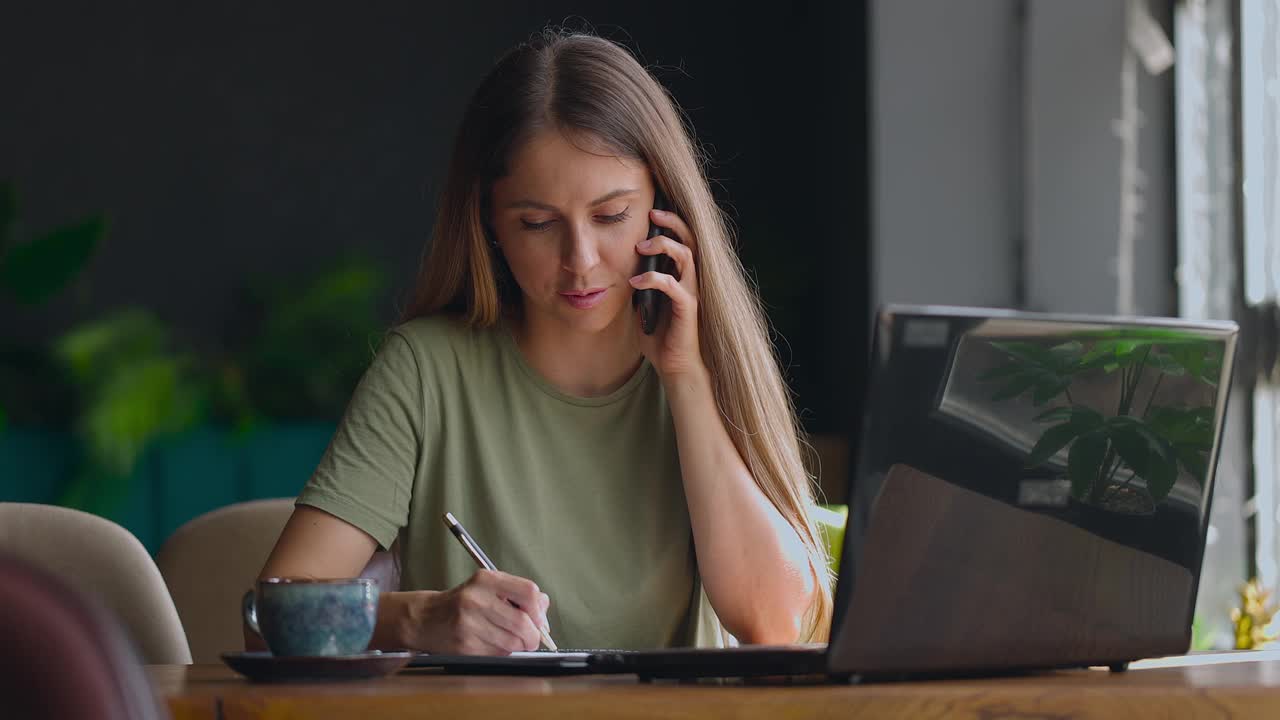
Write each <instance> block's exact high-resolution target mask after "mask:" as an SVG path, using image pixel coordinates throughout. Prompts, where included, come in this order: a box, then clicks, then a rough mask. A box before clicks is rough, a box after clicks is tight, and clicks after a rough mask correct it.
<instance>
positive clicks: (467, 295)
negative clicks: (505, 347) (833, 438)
mask: <svg viewBox="0 0 1280 720" xmlns="http://www.w3.org/2000/svg"><path fill="white" fill-rule="evenodd" d="M684 120H685V119H684V116H683V114H682V113H681V112H680V111H679V110H678V108H677V105H676V103H675V101H674V100H673V99H672V98H671V97H670V95H669V94H668V92H667V91H666V89H665V88H664V87H663V86H662V85H661V84H660V83H659V82H658V81H657V80H655V79H654V78H653V77H652V76H651V75H650V74H649V73H648V72H647V71H646V70H645V69H644V67H643V66H641V65H640V63H639V62H637V61H636V59H635V58H634V57H632V55H631V54H630V53H629V52H628V51H627V50H626V49H624V48H622V47H621V46H619V45H617V44H615V43H613V42H612V41H610V40H607V39H604V38H601V37H597V36H595V35H591V34H587V33H578V32H565V31H561V30H546V31H543V32H541V33H538V34H536V35H535V36H534V37H533V38H531V39H530V40H529V41H527V42H525V43H522V44H520V45H518V46H517V47H516V48H514V49H512V50H511V51H510V52H508V53H507V54H506V55H505V56H503V57H502V59H500V60H499V61H498V63H497V64H496V65H495V66H494V67H493V69H492V70H491V71H490V72H489V74H488V75H487V76H486V77H485V79H484V80H483V81H482V82H481V84H480V86H479V87H478V88H477V90H476V92H475V94H474V95H473V96H472V98H471V101H470V103H469V105H468V107H467V109H466V112H465V114H464V116H463V120H462V125H461V129H460V131H459V133H458V137H457V142H456V144H455V147H454V151H453V157H452V160H451V162H450V165H449V170H448V175H447V178H446V180H445V185H444V188H443V191H442V193H441V197H440V205H439V209H438V213H437V215H436V221H435V227H434V229H433V231H432V240H431V244H430V250H429V253H428V254H427V255H426V257H425V258H424V262H423V265H422V268H421V270H420V272H419V275H418V280H417V283H416V286H415V289H414V292H413V296H412V299H411V300H410V303H409V304H408V306H407V308H406V310H405V312H404V315H403V318H402V320H404V321H407V320H410V319H413V318H416V317H420V316H423V315H429V314H434V313H442V312H443V313H450V314H453V315H456V316H459V317H461V318H462V319H464V320H465V321H466V322H467V323H469V324H471V325H473V326H481V327H485V326H491V325H494V324H495V323H497V322H498V321H499V320H500V319H501V317H502V314H503V312H504V311H508V310H514V309H516V308H517V307H518V306H519V303H520V294H519V291H518V289H516V288H514V287H513V284H512V283H511V282H510V281H509V277H505V276H506V273H507V272H508V271H507V270H506V267H505V263H504V262H503V261H502V259H501V256H500V254H499V253H498V252H497V251H496V250H494V249H492V247H491V245H490V243H489V242H488V239H487V238H488V231H487V230H486V228H487V226H488V203H489V193H490V190H491V188H492V185H493V182H494V181H495V180H497V179H498V178H500V177H502V176H503V175H505V174H506V164H507V161H508V159H509V158H510V157H511V155H512V153H513V150H514V149H516V148H517V147H519V145H520V143H521V142H522V141H524V140H526V139H528V138H529V137H531V136H532V135H533V134H534V133H535V132H537V131H538V130H540V129H544V128H551V129H557V130H560V131H563V132H570V133H581V134H586V135H588V136H592V137H595V138H598V139H600V140H602V141H603V142H604V144H605V145H606V146H607V147H610V148H611V149H612V150H613V151H615V152H617V153H618V154H619V155H621V156H624V157H629V158H637V159H640V160H643V161H644V162H645V163H646V164H647V165H648V167H649V170H650V171H651V173H652V174H653V177H654V181H655V182H656V183H657V184H658V187H659V188H660V189H661V190H662V191H663V192H664V194H665V195H666V197H667V199H668V200H669V202H670V203H671V206H672V208H671V209H672V210H674V211H675V212H676V213H677V214H678V215H679V216H680V217H681V218H683V219H684V221H685V222H686V223H687V224H688V225H689V228H690V229H691V231H692V232H693V234H694V235H695V236H696V247H694V252H695V258H696V263H697V272H698V287H699V295H700V297H699V302H698V314H699V317H698V332H699V340H700V342H701V345H702V352H703V356H704V360H705V362H706V363H707V367H708V369H709V370H710V371H711V375H712V377H713V378H714V387H715V396H716V402H717V404H718V406H719V409H720V412H721V414H722V415H723V417H724V419H725V424H726V426H727V428H728V431H729V435H730V437H731V438H732V439H733V443H734V445H735V446H736V447H737V449H738V452H739V453H740V454H741V455H742V459H743V461H744V462H745V463H746V466H747V468H748V469H749V470H750V471H751V474H752V476H753V477H754V478H755V482H756V484H757V485H758V486H759V487H760V489H761V491H763V492H764V494H765V496H766V497H768V498H769V500H770V502H772V503H773V505H774V507H776V508H777V509H778V511H779V512H780V513H781V514H782V516H783V517H784V518H786V520H787V522H788V523H790V524H791V526H792V527H793V528H794V529H795V530H796V532H797V534H798V535H799V536H800V539H801V541H802V542H803V543H804V546H805V549H806V551H807V554H808V557H809V562H810V564H811V566H812V570H813V572H814V575H815V577H816V579H817V583H816V585H817V590H816V592H815V599H814V602H813V603H812V605H811V607H810V608H809V611H808V612H807V613H806V618H805V624H804V628H805V630H804V635H803V639H808V640H815V641H820V640H826V639H827V636H828V634H829V631H830V625H831V606H832V600H831V574H830V571H829V570H828V564H827V551H826V545H825V543H824V542H823V541H822V538H821V536H820V535H819V532H818V529H817V527H816V526H815V525H814V523H813V520H812V518H811V517H810V513H809V508H810V507H812V505H813V503H814V502H815V498H814V490H813V480H812V478H811V477H810V476H809V474H808V473H807V471H806V469H805V466H804V462H803V460H802V458H801V453H800V432H801V428H800V425H799V422H798V420H797V419H796V413H795V408H794V406H793V404H792V401H791V395H790V394H789V391H788V389H787V387H786V385H785V383H784V382H783V379H782V374H781V371H780V369H779V363H778V358H777V356H776V355H775V353H774V349H773V345H772V344H771V343H770V342H769V340H768V334H767V324H766V320H765V315H764V312H763V310H762V309H761V306H760V301H759V298H758V297H757V295H756V293H755V291H754V289H753V288H752V287H751V286H750V285H749V284H748V282H747V279H746V273H745V271H744V269H743V267H742V264H741V262H740V261H739V260H738V256H737V253H736V252H735V250H734V239H733V236H732V233H731V232H730V229H729V225H728V222H727V221H726V218H725V216H724V214H723V212H722V211H721V209H720V207H719V206H718V205H717V204H716V202H715V200H714V198H713V196H712V194H711V189H710V186H709V184H708V182H707V177H706V175H705V173H704V162H705V157H704V156H703V154H702V153H701V151H700V149H699V148H698V147H697V146H695V144H694V142H693V141H692V137H693V133H692V131H691V130H690V129H687V128H686V125H685V122H684Z"/></svg>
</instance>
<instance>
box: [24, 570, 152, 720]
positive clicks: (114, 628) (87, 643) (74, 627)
mask: <svg viewBox="0 0 1280 720" xmlns="http://www.w3.org/2000/svg"><path fill="white" fill-rule="evenodd" d="M0 638H4V641H3V642H0V698H4V713H5V715H6V716H7V717H24V718H25V717H50V718H83V719H84V720H134V719H135V718H136V719H139V720H159V719H160V718H166V717H168V713H167V712H166V711H165V709H164V707H163V705H162V704H161V703H159V702H157V700H156V697H155V694H154V693H153V692H152V689H151V685H150V683H149V682H148V681H147V676H146V674H145V673H144V672H143V669H142V664H141V662H140V658H139V657H138V654H137V651H136V650H135V649H134V647H133V645H132V644H131V643H130V641H129V638H128V636H127V635H126V634H125V632H124V631H123V629H122V628H121V627H120V624H119V620H118V619H117V618H116V617H115V616H113V615H112V614H111V613H110V612H108V611H107V609H106V608H105V606H103V605H102V604H101V603H99V602H96V601H95V598H93V597H92V596H86V595H83V594H81V593H77V592H76V591H75V590H73V589H72V588H71V587H70V586H69V585H68V584H67V583H65V582H63V581H61V580H59V579H58V578H57V577H55V576H54V575H53V574H52V573H50V572H47V571H45V570H43V569H41V568H40V567H38V566H37V565H34V564H32V563H30V562H28V561H26V560H25V559H23V558H20V557H18V556H16V555H12V554H6V553H0Z"/></svg>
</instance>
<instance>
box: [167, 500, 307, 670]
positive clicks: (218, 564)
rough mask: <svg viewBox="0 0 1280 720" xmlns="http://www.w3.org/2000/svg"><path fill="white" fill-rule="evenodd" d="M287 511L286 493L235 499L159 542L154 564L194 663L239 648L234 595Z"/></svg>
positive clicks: (249, 582)
mask: <svg viewBox="0 0 1280 720" xmlns="http://www.w3.org/2000/svg"><path fill="white" fill-rule="evenodd" d="M292 513H293V499H292V498H271V499H269V500H250V501H248V502H241V503H236V504H234V505H228V506H226V507H222V508H218V509H217V510H212V511H210V512H207V513H205V514H203V515H200V516H199V517H196V518H193V519H191V520H189V521H187V522H186V523H185V524H184V525H182V527H180V528H178V529H177V530H175V531H174V532H173V534H172V535H170V536H169V537H168V538H167V539H166V540H165V541H164V544H163V545H161V546H160V552H158V553H156V564H157V565H159V567H160V574H161V575H162V576H164V582H165V584H166V585H168V586H169V594H170V595H172V596H173V601H174V603H175V604H176V605H177V607H178V615H179V616H180V617H181V618H182V625H183V627H185V628H186V629H187V641H188V642H189V643H190V644H191V656H192V658H194V660H195V662H197V663H217V662H221V660H220V659H219V657H218V656H219V655H220V654H222V653H223V652H227V651H230V650H243V649H244V636H243V631H242V630H241V620H240V596H241V595H243V594H244V591H245V590H248V589H249V588H251V587H253V583H254V580H256V579H257V577H258V573H259V572H260V571H261V570H262V566H263V565H264V564H266V562H267V556H268V555H270V554H271V548H272V547H274V546H275V544H276V539H277V538H279V537H280V531H281V530H283V529H284V524H285V522H287V521H288V520H289V515H290V514H292Z"/></svg>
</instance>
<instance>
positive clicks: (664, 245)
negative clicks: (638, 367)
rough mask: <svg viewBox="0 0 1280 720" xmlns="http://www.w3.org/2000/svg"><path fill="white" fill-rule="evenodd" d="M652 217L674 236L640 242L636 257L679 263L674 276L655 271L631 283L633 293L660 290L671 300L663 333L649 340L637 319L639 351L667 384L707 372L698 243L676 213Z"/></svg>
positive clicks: (660, 328) (660, 324)
mask: <svg viewBox="0 0 1280 720" xmlns="http://www.w3.org/2000/svg"><path fill="white" fill-rule="evenodd" d="M649 212H650V215H649V217H650V218H651V219H652V221H653V223H654V224H655V225H660V226H662V227H663V228H666V229H668V230H670V232H669V233H665V234H663V235H659V236H657V237H654V238H650V239H647V240H641V241H640V242H639V243H636V252H638V253H640V254H641V255H666V256H668V257H670V258H671V259H672V260H673V261H674V262H675V276H672V275H668V274H666V273H663V272H656V271H655V272H647V273H641V274H640V275H636V276H635V277H632V278H631V287H633V288H635V289H636V290H645V289H653V290H657V291H659V292H661V293H663V294H664V295H666V296H667V297H668V298H669V299H670V302H669V303H667V310H668V312H666V313H664V314H663V317H661V318H660V319H659V321H658V329H657V330H655V331H654V333H653V334H652V335H645V334H644V331H643V330H642V329H641V327H640V316H639V314H638V313H636V314H635V315H636V317H635V327H636V333H637V335H638V336H639V338H640V351H641V352H643V353H644V354H645V357H647V358H649V362H651V363H653V366H654V368H655V369H657V371H658V374H659V375H660V376H661V377H662V379H663V380H664V381H665V380H669V379H671V378H673V377H678V376H681V375H686V374H690V373H697V372H706V365H705V364H704V363H703V362H702V352H701V350H700V348H699V345H698V271H697V268H696V267H695V266H694V263H693V248H695V247H697V241H696V238H694V237H693V231H691V230H690V229H689V226H688V225H686V224H685V222H684V220H681V219H680V216H678V215H676V214H675V213H673V212H668V211H666V210H656V209H655V210H650V211H649ZM669 235H674V236H675V237H679V238H684V239H685V242H684V243H680V242H677V241H676V240H674V239H672V238H671V237H669ZM677 278H678V279H677Z"/></svg>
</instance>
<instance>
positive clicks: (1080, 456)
mask: <svg viewBox="0 0 1280 720" xmlns="http://www.w3.org/2000/svg"><path fill="white" fill-rule="evenodd" d="M1106 450H1107V434H1106V431H1104V430H1102V429H1098V430H1094V431H1093V432H1088V433H1085V434H1084V435H1081V436H1080V437H1078V438H1076V441H1075V443H1074V444H1072V445H1071V452H1070V453H1069V454H1068V455H1067V476H1068V477H1070V478H1071V494H1072V496H1074V497H1075V498H1076V499H1077V500H1084V499H1085V498H1086V497H1088V495H1089V490H1090V488H1092V487H1093V483H1094V481H1095V480H1097V478H1098V474H1099V472H1100V470H1101V468H1102V458H1103V456H1104V455H1106Z"/></svg>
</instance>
